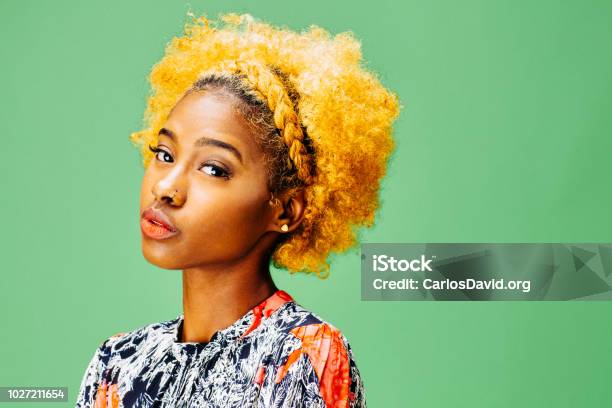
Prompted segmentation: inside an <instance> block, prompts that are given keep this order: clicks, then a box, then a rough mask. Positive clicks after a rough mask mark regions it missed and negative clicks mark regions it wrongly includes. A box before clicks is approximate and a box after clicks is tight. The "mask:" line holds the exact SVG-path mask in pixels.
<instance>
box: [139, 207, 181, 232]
mask: <svg viewBox="0 0 612 408" xmlns="http://www.w3.org/2000/svg"><path fill="white" fill-rule="evenodd" d="M140 229H141V231H142V233H143V234H145V235H146V236H147V237H149V238H153V239H166V238H170V237H173V236H174V235H177V234H178V233H179V230H178V228H176V227H175V226H174V224H173V223H172V221H171V220H170V218H169V217H168V216H167V215H166V214H165V213H164V212H163V211H162V210H160V209H158V208H152V207H150V208H147V209H146V210H145V211H144V212H143V213H142V217H141V218H140Z"/></svg>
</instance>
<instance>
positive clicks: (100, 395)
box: [76, 290, 366, 408]
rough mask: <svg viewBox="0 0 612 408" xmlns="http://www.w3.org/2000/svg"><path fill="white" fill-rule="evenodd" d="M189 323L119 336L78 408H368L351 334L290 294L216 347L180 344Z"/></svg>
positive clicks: (105, 350)
mask: <svg viewBox="0 0 612 408" xmlns="http://www.w3.org/2000/svg"><path fill="white" fill-rule="evenodd" d="M182 322H183V315H180V316H179V317H177V318H175V319H173V320H169V321H165V322H161V323H154V324H150V325H148V326H144V327H142V328H139V329H136V330H134V331H131V332H129V333H121V334H118V335H115V336H112V337H110V338H109V339H107V340H106V341H104V342H103V343H102V345H101V346H100V347H99V348H98V349H97V350H96V352H95V354H94V356H93V358H92V359H91V361H90V363H89V365H88V367H87V369H86V371H85V375H84V377H83V379H82V381H81V386H80V390H79V395H78V397H77V403H76V407H77V408H81V407H93V408H118V407H124V408H149V407H172V408H179V407H194V408H200V407H206V408H209V407H210V408H212V407H241V408H242V407H258V408H264V407H309V408H318V407H320V408H323V407H327V408H329V407H334V408H341V407H342V408H344V407H347V408H355V407H365V406H366V400H365V395H364V388H363V383H362V380H361V377H360V374H359V370H358V369H357V366H356V364H355V360H354V358H353V352H352V350H351V347H350V345H349V343H348V341H347V339H346V338H345V337H344V335H343V334H342V333H341V332H340V331H339V330H338V329H337V328H335V327H334V326H333V325H331V324H330V323H327V322H325V321H323V320H322V319H321V318H319V317H318V316H317V315H315V314H313V313H312V312H309V311H308V310H306V309H304V308H303V307H302V306H300V305H299V304H298V303H296V302H295V300H294V299H293V298H292V297H291V296H290V295H289V294H288V293H287V292H285V291H283V290H277V291H276V292H275V293H274V294H273V295H272V296H270V297H269V298H267V299H266V300H264V301H263V302H261V303H260V304H259V305H257V306H256V307H254V308H253V309H251V310H249V311H248V312H247V313H246V314H245V315H244V316H243V317H241V318H240V319H238V320H237V321H236V322H234V323H233V324H232V325H231V326H229V327H227V328H225V329H222V330H219V331H217V332H215V333H214V335H213V336H212V337H211V339H210V341H209V342H208V343H185V342H180V340H179V339H180V333H181V330H182Z"/></svg>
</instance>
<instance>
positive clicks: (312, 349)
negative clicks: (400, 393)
mask: <svg viewBox="0 0 612 408" xmlns="http://www.w3.org/2000/svg"><path fill="white" fill-rule="evenodd" d="M277 319H278V321H277V322H276V326H277V328H278V329H279V330H282V331H283V332H284V333H285V336H284V337H283V343H282V344H281V345H280V347H279V352H278V359H277V361H276V362H275V363H276V364H275V365H276V366H277V367H278V370H277V372H276V376H275V380H274V382H275V383H277V384H278V383H282V381H283V380H284V379H285V377H293V378H294V379H293V380H288V381H289V382H292V381H296V380H297V381H300V382H303V383H308V382H309V381H312V380H314V379H315V378H316V380H315V381H316V388H317V389H318V390H319V393H320V395H321V397H322V399H323V400H324V401H325V402H326V403H331V402H332V401H340V400H342V401H346V402H348V403H349V404H348V406H351V407H353V406H365V396H364V390H363V382H362V379H361V375H360V372H359V369H358V368H357V363H356V361H355V355H354V352H353V348H352V347H351V344H350V342H349V339H348V338H347V336H346V335H345V334H344V332H343V331H341V330H340V329H339V328H338V327H336V326H335V325H334V324H332V323H331V322H330V321H328V320H325V319H324V318H322V317H321V316H320V315H318V314H317V313H314V312H312V311H310V310H308V309H306V308H304V307H302V306H301V305H299V304H297V303H295V302H292V303H291V304H290V305H288V306H287V307H286V308H284V309H283V310H282V311H281V313H279V315H278V317H277ZM298 379H299V380H298ZM332 405H333V404H332Z"/></svg>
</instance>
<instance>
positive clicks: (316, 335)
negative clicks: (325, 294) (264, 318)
mask: <svg viewBox="0 0 612 408" xmlns="http://www.w3.org/2000/svg"><path fill="white" fill-rule="evenodd" d="M275 326H276V328H277V329H278V330H280V331H282V332H284V333H286V334H287V336H286V337H285V340H286V341H291V339H299V340H300V344H301V345H302V346H303V347H310V346H312V345H314V342H317V341H321V340H324V339H329V340H334V341H336V342H341V343H342V344H341V345H343V346H344V347H346V348H347V349H350V343H349V340H348V338H347V337H346V336H345V334H344V332H343V331H342V330H340V329H339V328H338V327H336V325H334V324H333V323H331V322H330V321H328V320H326V319H324V318H322V317H321V316H320V315H319V314H317V313H315V312H313V311H311V310H309V309H307V308H305V307H303V306H302V305H300V304H298V303H296V302H291V303H290V304H288V305H287V307H286V308H283V310H282V311H281V313H279V314H278V316H277V318H276V322H275ZM337 345H338V346H340V344H337Z"/></svg>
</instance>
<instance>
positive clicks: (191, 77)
mask: <svg viewBox="0 0 612 408" xmlns="http://www.w3.org/2000/svg"><path fill="white" fill-rule="evenodd" d="M221 20H222V22H215V21H211V20H209V19H207V18H206V17H204V16H202V17H198V18H196V17H194V16H193V15H192V21H190V22H189V23H187V24H186V26H185V33H184V35H183V36H180V37H175V38H173V39H172V40H171V41H170V43H169V44H168V45H167V47H166V52H165V55H164V56H163V58H162V59H161V60H160V61H159V62H158V63H157V64H156V65H155V66H154V67H153V69H152V71H151V74H150V77H149V81H150V83H151V87H152V90H151V94H150V96H149V98H148V102H147V109H146V112H145V129H143V130H141V131H138V132H134V133H132V134H131V136H130V140H131V141H132V142H133V143H134V144H135V145H136V146H138V147H139V148H140V150H141V154H142V156H143V165H144V167H145V168H146V167H148V165H149V163H150V161H151V159H152V158H153V153H152V152H151V151H150V150H149V148H148V146H149V145H155V144H157V134H158V131H159V129H160V128H161V127H162V126H163V123H164V122H165V120H166V118H167V116H168V115H169V113H170V111H171V109H172V108H173V106H174V105H175V104H176V103H177V102H178V100H179V99H180V98H181V97H182V96H183V95H184V94H185V93H186V92H189V91H190V90H192V89H194V84H196V83H197V82H198V80H200V79H202V78H211V75H212V77H214V76H215V75H228V74H229V75H233V76H234V78H239V80H240V82H241V83H242V84H245V85H247V86H248V87H249V90H250V91H251V97H253V98H254V99H255V100H259V101H261V102H264V103H265V105H266V106H267V108H269V111H270V118H271V119H273V124H274V127H275V128H276V129H275V130H276V131H277V134H278V135H279V136H280V138H278V139H279V140H282V143H283V144H284V145H285V146H286V150H285V152H284V154H285V157H286V160H285V161H286V166H287V167H286V168H285V169H286V170H287V169H291V170H292V171H293V173H291V172H289V173H287V171H285V173H286V174H285V175H284V176H283V177H284V179H286V180H285V181H286V182H281V183H280V184H276V186H278V187H279V188H280V189H284V190H287V189H289V187H291V188H295V187H301V188H303V189H304V193H305V195H304V196H305V199H306V209H305V215H304V218H303V220H302V223H301V224H300V227H299V228H298V229H297V230H295V231H294V232H293V233H292V234H289V235H286V236H285V238H284V239H283V240H282V241H280V243H279V244H278V245H277V246H276V248H275V249H274V252H273V254H272V262H273V264H274V266H275V267H277V268H285V269H287V270H288V271H289V272H291V273H294V272H313V273H316V274H317V276H319V277H321V278H325V277H327V276H328V274H329V263H328V256H329V254H330V253H331V252H337V253H339V252H344V251H346V250H348V249H350V248H352V247H354V246H355V244H356V243H357V241H358V240H357V234H358V232H359V231H358V228H359V227H361V226H366V227H371V226H372V225H373V224H374V217H375V213H376V211H377V209H378V207H379V198H378V192H379V189H380V182H381V179H382V178H383V177H384V175H385V173H386V168H387V162H388V159H389V157H390V155H391V153H392V151H393V149H394V147H395V143H394V140H393V138H392V124H393V121H394V120H395V119H396V118H397V116H398V114H399V109H400V106H399V101H398V97H397V95H395V94H394V93H393V92H391V91H389V90H387V89H385V88H384V87H383V86H382V85H381V83H380V81H379V80H378V79H377V78H376V76H375V75H374V74H373V73H371V72H369V71H368V70H367V69H365V68H364V67H363V66H362V64H361V59H362V56H361V44H360V42H359V41H358V40H357V39H355V38H354V35H353V34H352V33H351V32H344V33H340V34H337V35H336V36H333V37H332V36H330V34H329V33H328V32H327V31H326V30H324V29H322V28H320V27H318V26H314V25H313V26H310V28H309V29H308V30H307V31H304V32H301V33H297V32H294V31H291V30H289V29H287V28H277V27H273V26H271V25H269V24H267V23H264V22H261V21H258V20H256V19H255V18H253V17H252V16H251V15H249V14H243V15H237V14H226V15H223V16H221ZM269 122H272V120H270V121H269ZM287 156H288V157H287ZM281 161H282V160H281ZM291 174H293V179H292V175H291ZM287 180H289V181H287ZM281 187H282V188H281ZM274 190H276V188H274V187H271V191H272V192H274Z"/></svg>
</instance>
